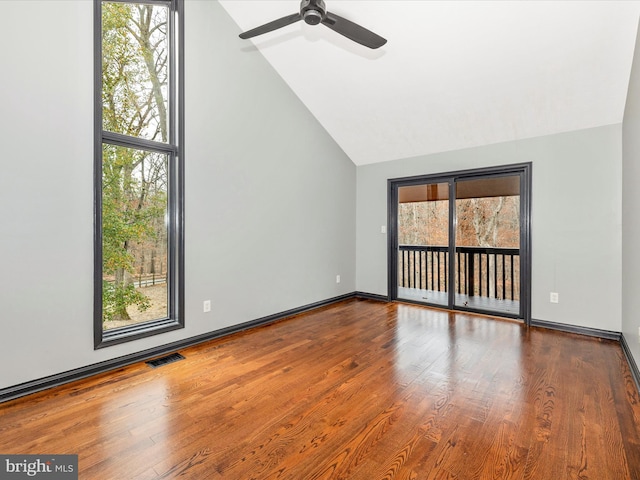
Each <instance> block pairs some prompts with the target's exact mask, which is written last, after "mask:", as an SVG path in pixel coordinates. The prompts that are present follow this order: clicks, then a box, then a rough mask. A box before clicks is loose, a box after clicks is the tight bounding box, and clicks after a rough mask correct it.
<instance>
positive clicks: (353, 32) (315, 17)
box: [240, 0, 387, 48]
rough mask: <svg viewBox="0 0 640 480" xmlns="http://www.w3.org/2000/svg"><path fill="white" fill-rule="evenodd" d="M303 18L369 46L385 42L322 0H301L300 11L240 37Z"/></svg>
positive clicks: (250, 36)
mask: <svg viewBox="0 0 640 480" xmlns="http://www.w3.org/2000/svg"><path fill="white" fill-rule="evenodd" d="M300 20H304V21H305V23H307V24H309V25H318V24H319V23H322V24H323V25H326V26H327V27H329V28H330V29H331V30H333V31H334V32H337V33H339V34H340V35H344V36H345V37H347V38H349V39H351V40H353V41H354V42H357V43H359V44H360V45H364V46H365V47H369V48H380V47H381V46H382V45H384V44H385V43H387V40H386V39H384V38H382V37H381V36H380V35H376V34H375V33H373V32H372V31H370V30H367V29H366V28H364V27H361V26H360V25H358V24H356V23H353V22H352V21H350V20H347V19H346V18H342V17H340V16H339V15H336V14H335V13H331V12H329V11H327V9H326V7H325V3H324V0H302V1H301V2H300V12H299V13H294V14H293V15H288V16H286V17H282V18H279V19H277V20H274V21H272V22H269V23H265V24H264V25H261V26H260V27H256V28H254V29H251V30H248V31H246V32H243V33H241V34H240V38H243V39H246V38H252V37H256V36H258V35H262V34H263V33H267V32H272V31H273V30H277V29H278V28H282V27H286V26H287V25H291V24H292V23H295V22H298V21H300Z"/></svg>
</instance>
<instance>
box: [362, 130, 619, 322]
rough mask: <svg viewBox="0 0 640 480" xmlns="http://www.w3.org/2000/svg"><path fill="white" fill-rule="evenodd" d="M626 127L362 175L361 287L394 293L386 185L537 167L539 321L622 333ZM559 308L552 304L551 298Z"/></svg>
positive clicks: (370, 169)
mask: <svg viewBox="0 0 640 480" xmlns="http://www.w3.org/2000/svg"><path fill="white" fill-rule="evenodd" d="M621 130H622V127H621V125H612V126H607V127H600V128H594V129H589V130H582V131H576V132H570V133H565V134H559V135H551V136H545V137H539V138H533V139H528V140H521V141H516V142H508V143H501V144H496V145H489V146H485V147H480V148H471V149H466V150H460V151H455V152H446V153H441V154H436V155H428V156H423V157H416V158H410V159H404V160H396V161H393V162H385V163H379V164H373V165H368V166H362V167H359V168H358V171H357V211H356V219H357V220H356V221H357V228H356V245H357V247H356V252H357V256H356V269H357V274H356V288H357V290H359V291H365V292H370V293H375V294H381V295H386V294H387V238H386V235H383V234H381V233H380V226H381V225H385V224H386V221H387V219H386V214H387V179H389V178H400V177H405V176H412V175H421V174H430V173H440V172H448V171H455V170H464V169H470V168H479V167H488V166H494V165H504V164H512V163H521V162H533V168H532V171H533V172H532V177H533V192H532V227H531V228H532V257H533V268H532V270H533V278H532V283H533V285H532V317H533V318H534V319H537V320H545V321H552V322H558V323H563V324H570V325H579V326H584V327H591V328H598V329H603V330H613V331H620V327H621V320H620V316H621V314H620V301H621V295H620V288H621V275H620V271H621V188H622V180H621V168H622V160H621V155H622V154H621ZM550 292H558V293H559V298H560V302H559V303H558V304H551V303H550V302H549V293H550Z"/></svg>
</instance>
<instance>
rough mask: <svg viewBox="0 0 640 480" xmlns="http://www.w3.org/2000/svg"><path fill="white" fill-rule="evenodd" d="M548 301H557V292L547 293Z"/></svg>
mask: <svg viewBox="0 0 640 480" xmlns="http://www.w3.org/2000/svg"><path fill="white" fill-rule="evenodd" d="M549 301H550V302H551V303H558V293H557V292H551V293H550V294H549Z"/></svg>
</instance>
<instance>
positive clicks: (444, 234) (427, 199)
mask: <svg viewBox="0 0 640 480" xmlns="http://www.w3.org/2000/svg"><path fill="white" fill-rule="evenodd" d="M448 275H449V183H448V182H436V183H423V184H419V185H406V186H402V187H399V189H398V298H400V299H406V300H413V301H418V302H428V303H432V304H436V305H441V306H448V305H449V282H448V278H449V277H448Z"/></svg>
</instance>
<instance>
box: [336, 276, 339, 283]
mask: <svg viewBox="0 0 640 480" xmlns="http://www.w3.org/2000/svg"><path fill="white" fill-rule="evenodd" d="M336 283H340V275H336Z"/></svg>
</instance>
